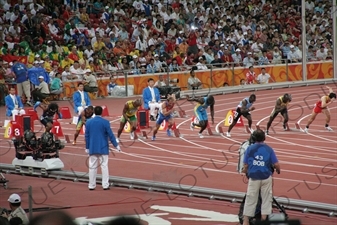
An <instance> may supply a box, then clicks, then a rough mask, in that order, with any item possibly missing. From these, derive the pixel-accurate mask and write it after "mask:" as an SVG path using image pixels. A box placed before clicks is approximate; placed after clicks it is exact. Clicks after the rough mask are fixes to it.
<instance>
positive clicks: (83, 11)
mask: <svg viewBox="0 0 337 225" xmlns="http://www.w3.org/2000/svg"><path fill="white" fill-rule="evenodd" d="M86 10H87V9H86V8H81V9H80V12H81V14H80V20H81V21H82V22H83V23H89V22H90V18H89V15H88V13H87V12H86Z"/></svg>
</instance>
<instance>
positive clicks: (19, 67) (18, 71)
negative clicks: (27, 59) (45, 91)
mask: <svg viewBox="0 0 337 225" xmlns="http://www.w3.org/2000/svg"><path fill="white" fill-rule="evenodd" d="M12 71H13V73H14V74H15V76H16V82H17V83H22V82H24V81H26V80H28V76H27V71H28V70H27V67H26V66H25V65H24V64H22V63H16V64H15V65H13V66H12Z"/></svg>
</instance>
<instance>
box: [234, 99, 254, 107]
mask: <svg viewBox="0 0 337 225" xmlns="http://www.w3.org/2000/svg"><path fill="white" fill-rule="evenodd" d="M244 100H246V101H247V104H246V109H249V108H250V107H251V106H252V105H253V103H250V101H249V98H244V99H243V100H242V101H241V102H240V103H239V105H238V107H239V108H241V107H242V102H243V101H244Z"/></svg>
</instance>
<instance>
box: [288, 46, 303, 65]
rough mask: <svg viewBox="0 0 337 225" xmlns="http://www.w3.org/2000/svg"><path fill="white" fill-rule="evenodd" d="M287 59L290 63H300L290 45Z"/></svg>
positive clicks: (299, 58)
mask: <svg viewBox="0 0 337 225" xmlns="http://www.w3.org/2000/svg"><path fill="white" fill-rule="evenodd" d="M287 59H288V60H289V61H290V62H292V63H296V62H300V61H301V56H299V55H298V53H297V51H296V50H295V46H294V45H290V52H288V55H287Z"/></svg>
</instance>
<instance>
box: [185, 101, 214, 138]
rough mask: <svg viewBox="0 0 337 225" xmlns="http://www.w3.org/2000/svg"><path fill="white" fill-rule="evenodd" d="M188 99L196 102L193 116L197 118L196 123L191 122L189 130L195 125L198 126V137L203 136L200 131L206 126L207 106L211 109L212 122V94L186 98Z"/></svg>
mask: <svg viewBox="0 0 337 225" xmlns="http://www.w3.org/2000/svg"><path fill="white" fill-rule="evenodd" d="M188 101H195V102H197V105H196V106H195V107H194V113H195V116H196V117H197V118H198V120H199V122H198V123H193V122H192V123H191V130H193V128H194V127H195V126H196V127H200V131H199V137H200V138H204V136H203V135H202V132H203V131H204V130H205V129H206V128H207V126H208V115H207V108H208V107H209V108H210V111H211V118H212V124H214V104H215V101H214V97H213V96H212V95H209V96H207V97H201V98H191V99H188Z"/></svg>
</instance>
